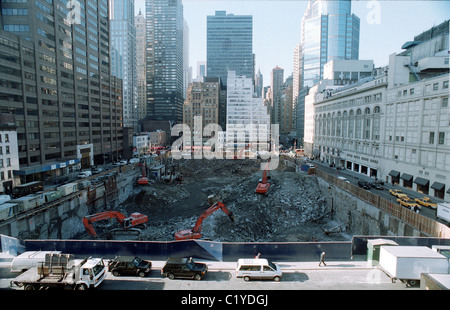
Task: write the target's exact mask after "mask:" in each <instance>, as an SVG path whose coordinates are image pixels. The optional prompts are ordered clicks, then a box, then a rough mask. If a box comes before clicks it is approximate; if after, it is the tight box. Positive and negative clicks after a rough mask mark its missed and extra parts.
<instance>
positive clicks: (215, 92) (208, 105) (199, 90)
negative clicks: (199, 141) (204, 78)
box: [183, 81, 220, 142]
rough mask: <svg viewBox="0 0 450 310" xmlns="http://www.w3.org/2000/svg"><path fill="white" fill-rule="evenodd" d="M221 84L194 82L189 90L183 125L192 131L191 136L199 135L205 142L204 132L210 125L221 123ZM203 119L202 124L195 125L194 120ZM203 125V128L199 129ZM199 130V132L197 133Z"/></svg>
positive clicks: (206, 137)
mask: <svg viewBox="0 0 450 310" xmlns="http://www.w3.org/2000/svg"><path fill="white" fill-rule="evenodd" d="M219 99H220V84H219V81H217V82H193V83H191V84H189V87H188V89H187V97H186V100H185V101H184V107H183V124H186V125H188V126H189V128H190V129H191V135H194V134H196V135H199V136H201V137H203V140H204V142H205V140H207V139H209V138H211V137H210V136H204V135H203V130H204V128H205V127H206V126H207V125H208V124H218V123H219ZM195 117H201V120H202V123H201V124H195V123H194V118H195ZM199 125H201V127H199ZM195 130H199V132H195Z"/></svg>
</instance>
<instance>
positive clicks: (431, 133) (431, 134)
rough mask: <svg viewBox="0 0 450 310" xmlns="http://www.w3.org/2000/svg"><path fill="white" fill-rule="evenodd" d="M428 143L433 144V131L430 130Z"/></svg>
mask: <svg viewBox="0 0 450 310" xmlns="http://www.w3.org/2000/svg"><path fill="white" fill-rule="evenodd" d="M429 141H430V144H434V132H430V140H429Z"/></svg>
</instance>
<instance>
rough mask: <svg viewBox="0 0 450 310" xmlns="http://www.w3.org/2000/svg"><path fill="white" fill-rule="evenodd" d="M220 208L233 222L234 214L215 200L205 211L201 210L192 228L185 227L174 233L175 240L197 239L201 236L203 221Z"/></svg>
mask: <svg viewBox="0 0 450 310" xmlns="http://www.w3.org/2000/svg"><path fill="white" fill-rule="evenodd" d="M219 209H220V210H222V211H223V212H224V213H225V214H226V215H228V217H229V218H230V220H231V221H232V222H234V215H233V213H232V212H231V211H230V210H229V209H228V208H227V207H226V206H225V205H224V204H223V203H222V202H220V201H219V202H216V203H215V204H213V205H212V206H211V207H209V208H208V209H207V210H206V211H205V212H203V213H202V214H201V215H200V216H199V217H198V219H197V221H196V222H195V225H194V227H193V228H192V229H185V230H180V231H179V232H177V233H176V234H175V239H176V240H187V239H199V238H201V237H202V235H201V231H202V226H203V221H204V220H205V219H206V218H207V217H208V216H210V215H211V214H213V213H214V212H216V211H217V210H219Z"/></svg>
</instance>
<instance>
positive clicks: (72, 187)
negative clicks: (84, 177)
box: [56, 183, 77, 196]
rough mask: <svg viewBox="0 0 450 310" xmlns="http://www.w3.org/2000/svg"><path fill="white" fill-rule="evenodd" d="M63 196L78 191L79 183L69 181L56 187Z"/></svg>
mask: <svg viewBox="0 0 450 310" xmlns="http://www.w3.org/2000/svg"><path fill="white" fill-rule="evenodd" d="M56 189H57V190H58V191H59V192H60V193H61V195H62V196H66V195H69V194H72V193H73V192H76V191H77V183H67V184H64V185H61V186H58V187H57V188H56Z"/></svg>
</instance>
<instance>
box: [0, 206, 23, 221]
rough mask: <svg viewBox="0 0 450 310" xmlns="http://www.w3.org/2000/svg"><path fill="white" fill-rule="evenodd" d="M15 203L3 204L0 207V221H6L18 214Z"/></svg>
mask: <svg viewBox="0 0 450 310" xmlns="http://www.w3.org/2000/svg"><path fill="white" fill-rule="evenodd" d="M18 208H19V206H18V205H17V203H4V204H1V205H0V221H3V220H7V219H9V218H11V217H13V216H14V215H16V214H17V213H18Z"/></svg>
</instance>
